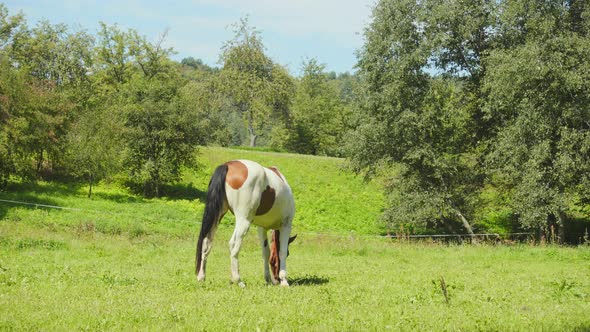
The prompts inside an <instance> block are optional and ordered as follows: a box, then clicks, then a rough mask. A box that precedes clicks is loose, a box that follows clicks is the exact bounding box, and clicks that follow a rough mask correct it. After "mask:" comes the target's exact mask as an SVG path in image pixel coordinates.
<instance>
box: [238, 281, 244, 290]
mask: <svg viewBox="0 0 590 332" xmlns="http://www.w3.org/2000/svg"><path fill="white" fill-rule="evenodd" d="M238 286H240V288H246V284H245V283H244V282H243V281H240V282H238Z"/></svg>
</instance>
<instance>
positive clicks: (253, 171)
mask: <svg viewBox="0 0 590 332" xmlns="http://www.w3.org/2000/svg"><path fill="white" fill-rule="evenodd" d="M228 209H229V210H230V211H231V212H232V213H233V214H234V216H235V217H236V227H235V230H234V233H233V235H232V237H231V239H230V240H229V251H230V259H231V281H232V282H233V283H236V284H238V285H240V286H241V287H244V283H243V282H242V281H241V279H240V273H239V267H238V254H239V253H240V247H241V246H242V240H243V239H244V236H245V235H246V232H247V231H248V228H249V227H250V225H251V224H254V225H256V226H258V237H259V239H260V245H261V247H262V258H263V261H264V277H265V279H266V281H267V282H272V283H273V284H277V283H279V282H280V283H281V285H282V286H288V285H289V283H288V282H287V263H286V259H287V254H288V246H289V243H290V242H291V241H293V240H294V239H295V237H293V238H289V235H290V234H291V225H292V222H293V217H294V215H295V201H294V199H293V193H292V192H291V187H289V184H288V183H287V180H286V179H285V177H284V176H283V175H282V174H281V172H279V170H278V169H277V168H276V167H270V168H266V167H262V166H261V165H260V164H258V163H256V162H253V161H250V160H234V161H230V162H227V163H225V164H223V165H220V166H218V167H217V169H215V172H214V173H213V176H212V177H211V180H210V181H209V188H208V191H207V203H206V205H205V211H204V212H203V222H202V224H201V232H200V234H199V241H198V243H197V257H196V267H197V269H196V273H197V280H204V279H205V267H206V264H207V256H208V255H209V253H210V252H211V245H212V243H213V237H214V235H215V230H216V229H217V225H218V224H219V222H220V220H221V219H222V218H223V216H224V215H225V213H226V212H227V210H228ZM268 230H273V246H272V247H273V249H274V252H273V253H272V255H271V250H270V248H269V242H268V238H267V231H268ZM277 250H278V254H277V253H276V251H277ZM269 258H270V259H271V260H270V263H271V265H272V266H271V268H272V271H273V273H272V274H271V273H270V269H269Z"/></svg>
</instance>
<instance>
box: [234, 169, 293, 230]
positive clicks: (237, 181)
mask: <svg viewBox="0 0 590 332" xmlns="http://www.w3.org/2000/svg"><path fill="white" fill-rule="evenodd" d="M227 164H228V167H229V170H228V179H229V181H226V194H227V200H228V205H229V207H230V209H231V210H232V212H233V213H234V215H236V217H244V218H248V219H249V220H251V221H252V223H253V224H255V225H257V226H262V227H264V228H267V229H270V228H273V229H277V228H279V227H280V226H281V223H282V222H283V220H284V219H285V218H287V217H290V218H292V217H293V215H294V213H295V203H294V200H293V194H292V192H291V188H290V186H289V184H288V183H287V181H286V179H285V178H284V176H283V175H282V174H281V173H280V172H279V171H278V169H276V168H266V167H263V166H262V165H260V164H258V163H256V162H254V161H251V160H235V161H232V162H229V163H227Z"/></svg>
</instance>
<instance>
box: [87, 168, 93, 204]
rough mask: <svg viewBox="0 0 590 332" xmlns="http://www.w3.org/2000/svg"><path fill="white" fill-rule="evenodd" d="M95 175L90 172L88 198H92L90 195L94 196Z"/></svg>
mask: <svg viewBox="0 0 590 332" xmlns="http://www.w3.org/2000/svg"><path fill="white" fill-rule="evenodd" d="M93 180H94V179H93V177H92V174H90V181H89V182H90V186H89V187H88V198H90V196H92V182H93Z"/></svg>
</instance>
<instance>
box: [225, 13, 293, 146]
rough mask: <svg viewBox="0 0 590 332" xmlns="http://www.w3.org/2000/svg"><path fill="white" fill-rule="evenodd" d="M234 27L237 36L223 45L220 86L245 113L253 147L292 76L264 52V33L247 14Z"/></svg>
mask: <svg viewBox="0 0 590 332" xmlns="http://www.w3.org/2000/svg"><path fill="white" fill-rule="evenodd" d="M233 28H234V34H235V35H234V38H233V39H232V40H230V41H228V42H227V43H226V44H225V45H224V46H223V49H222V55H221V61H222V62H223V68H222V69H221V71H220V74H219V82H220V84H219V87H220V88H221V89H222V91H223V93H224V95H226V96H227V97H229V98H230V100H231V103H232V105H233V107H234V108H235V109H236V110H237V112H238V113H239V114H241V116H242V117H243V119H244V122H245V123H246V125H247V129H248V135H249V138H250V143H249V145H250V146H252V147H253V146H256V140H257V139H258V136H259V134H260V131H261V129H262V128H263V127H264V126H265V125H266V124H267V123H268V122H267V121H268V119H269V118H270V117H271V115H272V114H273V113H274V111H275V110H276V107H274V106H276V105H277V103H278V104H281V101H277V100H276V99H277V98H279V97H284V96H285V93H283V92H282V91H281V89H285V88H288V85H289V80H290V78H289V77H288V76H286V75H284V74H282V72H281V70H280V69H279V68H275V67H277V66H278V65H275V64H274V63H273V62H272V60H271V59H270V58H269V57H268V56H267V55H266V54H264V45H263V43H262V39H261V37H260V33H259V32H258V31H256V30H255V28H253V27H251V26H250V25H249V23H248V19H247V18H243V19H241V20H240V22H239V23H237V24H235V25H234V26H233ZM285 80H286V81H285ZM286 96H288V95H286ZM276 111H279V110H276Z"/></svg>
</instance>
